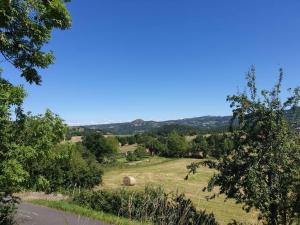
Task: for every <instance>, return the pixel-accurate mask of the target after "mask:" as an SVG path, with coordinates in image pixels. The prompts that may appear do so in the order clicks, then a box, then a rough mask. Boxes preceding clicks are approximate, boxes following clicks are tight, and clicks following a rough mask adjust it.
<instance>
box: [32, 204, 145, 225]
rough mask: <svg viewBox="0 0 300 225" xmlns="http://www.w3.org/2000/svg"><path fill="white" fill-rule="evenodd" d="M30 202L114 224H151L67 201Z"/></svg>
mask: <svg viewBox="0 0 300 225" xmlns="http://www.w3.org/2000/svg"><path fill="white" fill-rule="evenodd" d="M29 202H30V203H32V204H36V205H42V206H46V207H49V208H53V209H58V210H62V211H65V212H70V213H74V214H76V215H81V216H85V217H88V218H92V219H96V220H100V221H102V222H107V223H110V224H114V225H151V224H150V223H141V222H138V221H133V220H129V219H126V218H123V217H119V216H116V215H112V214H109V213H104V212H98V211H94V210H91V209H87V208H83V207H80V206H78V205H75V204H73V203H70V202H67V201H47V200H32V201H29Z"/></svg>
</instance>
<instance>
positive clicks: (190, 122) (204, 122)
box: [81, 107, 300, 134]
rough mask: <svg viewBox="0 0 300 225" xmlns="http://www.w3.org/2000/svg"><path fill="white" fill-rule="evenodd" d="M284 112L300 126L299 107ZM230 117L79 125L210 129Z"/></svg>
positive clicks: (119, 130) (126, 130)
mask: <svg viewBox="0 0 300 225" xmlns="http://www.w3.org/2000/svg"><path fill="white" fill-rule="evenodd" d="M286 114H287V117H288V119H289V121H290V122H291V123H292V124H293V127H300V122H299V121H300V107H297V108H296V110H295V111H292V110H288V111H287V112H286ZM230 119H231V116H202V117H194V118H186V119H179V120H167V121H144V120H142V119H137V120H134V121H132V122H125V123H111V124H95V125H86V126H81V127H83V128H88V129H92V130H98V131H103V132H105V133H107V132H109V133H113V134H135V133H144V132H151V131H155V130H157V129H158V128H161V127H163V126H168V125H182V126H183V127H187V126H189V127H193V128H196V129H199V130H211V129H220V128H225V127H227V126H228V125H229V122H230Z"/></svg>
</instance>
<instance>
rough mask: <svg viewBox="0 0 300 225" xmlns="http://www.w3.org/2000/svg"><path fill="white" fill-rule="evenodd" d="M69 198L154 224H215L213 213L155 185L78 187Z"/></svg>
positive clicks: (97, 209) (97, 208)
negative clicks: (138, 188)
mask: <svg viewBox="0 0 300 225" xmlns="http://www.w3.org/2000/svg"><path fill="white" fill-rule="evenodd" d="M73 201H74V202H75V203H76V204H78V205H80V206H84V207H87V208H90V209H93V210H96V211H104V212H107V213H111V214H114V215H118V216H122V217H126V218H129V219H134V220H138V221H141V222H149V221H150V222H153V223H154V224H157V225H173V224H177V225H200V224H201V225H202V224H205V225H216V224H218V223H217V222H216V220H215V218H214V215H213V214H207V213H206V212H205V211H198V210H196V208H195V207H194V205H193V204H192V201H191V200H190V199H187V198H186V197H185V196H184V195H183V194H178V193H169V194H166V193H165V192H164V190H163V188H161V187H159V186H147V187H146V188H145V189H144V190H143V191H129V190H125V189H119V190H115V191H107V190H100V191H82V192H80V193H77V194H76V195H75V196H74V198H73Z"/></svg>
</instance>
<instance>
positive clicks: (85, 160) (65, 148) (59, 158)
mask: <svg viewBox="0 0 300 225" xmlns="http://www.w3.org/2000/svg"><path fill="white" fill-rule="evenodd" d="M52 153H53V154H52V155H51V157H50V158H49V159H48V160H46V161H45V168H44V171H43V172H42V174H43V179H42V180H40V182H38V183H39V184H42V185H39V186H38V187H39V189H41V188H42V187H43V186H45V184H46V182H45V179H46V180H48V181H49V183H50V185H49V188H48V189H46V190H44V191H56V190H58V189H59V188H73V187H82V188H92V187H94V186H95V185H98V184H100V183H101V181H102V170H101V168H100V164H99V163H98V162H97V161H96V159H95V158H94V156H93V155H92V154H91V153H89V152H88V151H87V150H85V149H84V147H83V146H82V144H81V143H77V144H74V143H67V144H59V145H57V146H56V147H55V148H54V149H53V152H52Z"/></svg>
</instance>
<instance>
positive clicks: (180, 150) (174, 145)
mask: <svg viewBox="0 0 300 225" xmlns="http://www.w3.org/2000/svg"><path fill="white" fill-rule="evenodd" d="M167 148H168V149H167V152H166V155H167V156H170V157H181V156H184V155H185V154H186V152H187V150H188V143H187V141H186V140H185V137H184V136H180V135H179V134H178V133H177V132H176V131H173V132H171V133H170V134H169V135H168V137H167Z"/></svg>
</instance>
